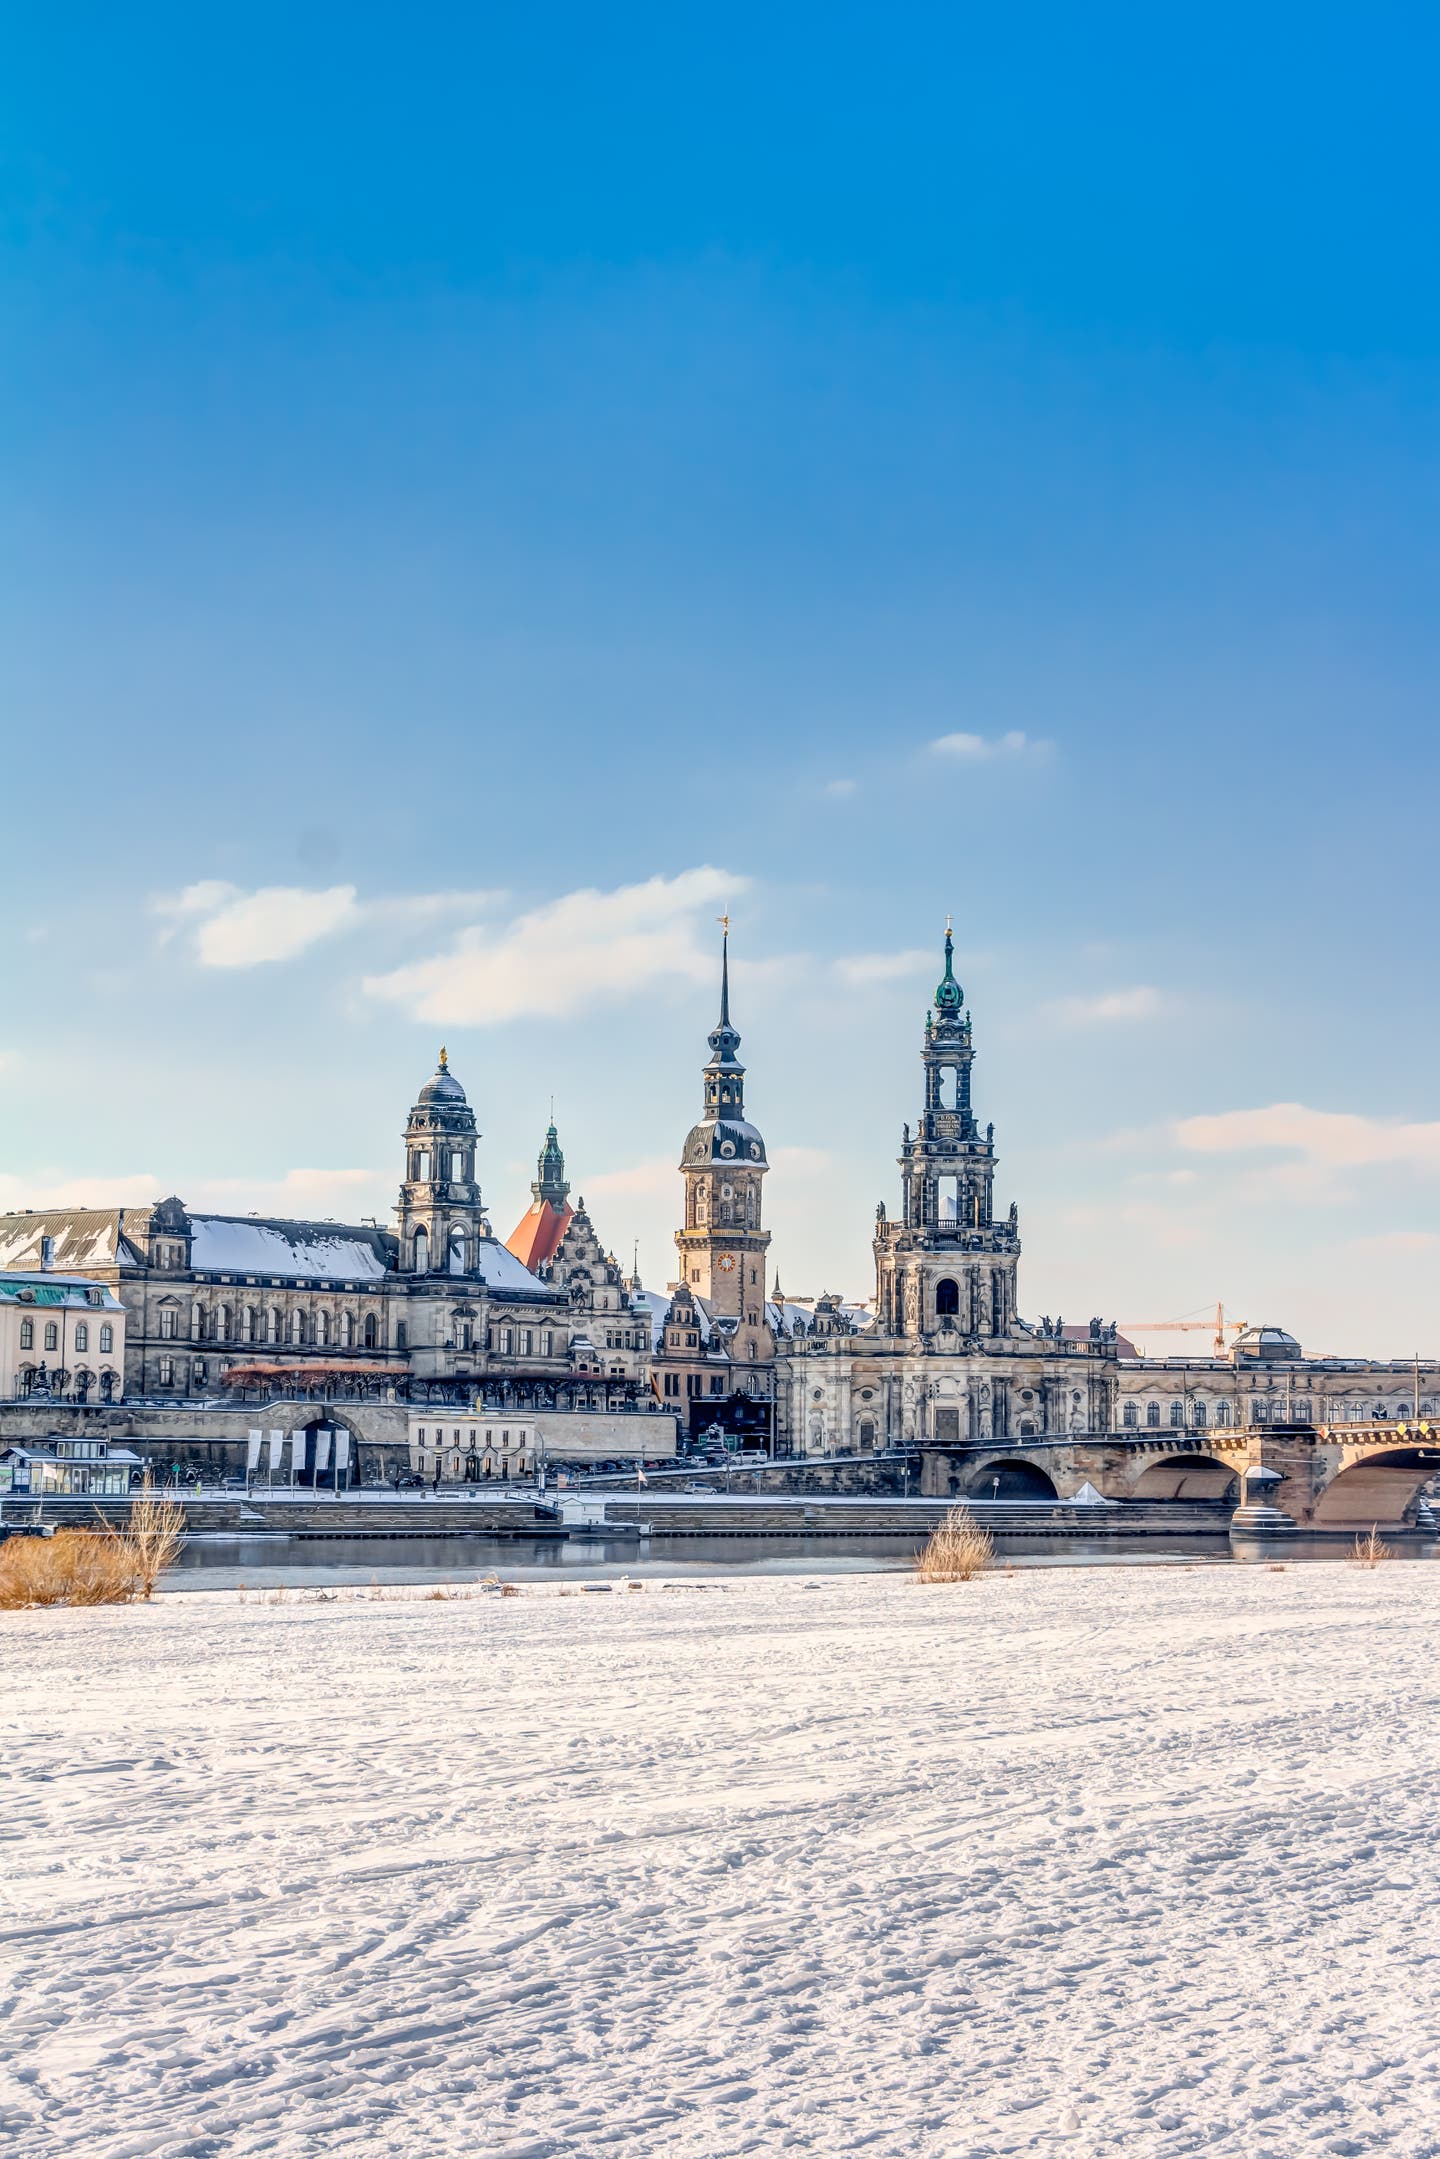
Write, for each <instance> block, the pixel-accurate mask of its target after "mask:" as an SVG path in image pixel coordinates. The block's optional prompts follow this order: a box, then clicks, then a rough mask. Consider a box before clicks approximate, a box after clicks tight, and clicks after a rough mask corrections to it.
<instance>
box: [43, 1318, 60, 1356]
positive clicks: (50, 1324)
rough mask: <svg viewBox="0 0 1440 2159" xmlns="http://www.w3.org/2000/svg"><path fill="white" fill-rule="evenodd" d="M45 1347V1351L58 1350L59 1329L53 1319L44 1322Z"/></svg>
mask: <svg viewBox="0 0 1440 2159" xmlns="http://www.w3.org/2000/svg"><path fill="white" fill-rule="evenodd" d="M45 1347H46V1348H47V1349H58V1348H59V1347H60V1329H59V1328H58V1327H57V1326H56V1324H55V1322H54V1320H53V1319H47V1320H46V1322H45Z"/></svg>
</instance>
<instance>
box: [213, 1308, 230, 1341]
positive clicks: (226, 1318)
mask: <svg viewBox="0 0 1440 2159" xmlns="http://www.w3.org/2000/svg"><path fill="white" fill-rule="evenodd" d="M215 1339H216V1341H217V1342H228V1341H229V1339H230V1307H229V1305H228V1304H222V1305H219V1306H217V1308H216V1312H215Z"/></svg>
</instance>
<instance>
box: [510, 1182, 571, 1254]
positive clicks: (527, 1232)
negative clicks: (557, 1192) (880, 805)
mask: <svg viewBox="0 0 1440 2159" xmlns="http://www.w3.org/2000/svg"><path fill="white" fill-rule="evenodd" d="M574 1219H575V1209H574V1208H573V1207H572V1206H571V1204H570V1202H569V1200H568V1199H567V1200H566V1202H565V1204H564V1206H563V1207H557V1206H555V1205H554V1203H553V1202H552V1201H550V1200H548V1199H537V1200H536V1201H535V1203H534V1204H533V1206H530V1207H527V1208H526V1210H525V1212H524V1214H522V1215H521V1217H520V1219H519V1221H518V1222H517V1223H516V1224H515V1227H514V1229H512V1230H511V1232H510V1234H509V1236H508V1237H507V1238H506V1239H505V1249H506V1251H507V1252H513V1253H514V1255H515V1257H516V1259H518V1260H519V1262H520V1264H521V1266H522V1267H529V1268H532V1269H533V1268H535V1267H548V1266H549V1264H550V1262H551V1260H552V1259H553V1258H554V1257H555V1254H556V1253H557V1252H558V1251H559V1249H560V1240H561V1238H562V1237H563V1236H564V1234H565V1232H566V1230H567V1229H568V1228H569V1227H570V1224H571V1223H572V1222H573V1221H574Z"/></svg>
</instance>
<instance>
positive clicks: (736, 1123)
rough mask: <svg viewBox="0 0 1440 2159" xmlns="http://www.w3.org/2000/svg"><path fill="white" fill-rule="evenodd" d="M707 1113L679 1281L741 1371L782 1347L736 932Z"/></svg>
mask: <svg viewBox="0 0 1440 2159" xmlns="http://www.w3.org/2000/svg"><path fill="white" fill-rule="evenodd" d="M709 1039H710V1057H709V1060H708V1062H707V1064H706V1066H705V1071H704V1108H703V1115H702V1117H701V1120H700V1122H699V1124H697V1125H695V1126H693V1127H692V1129H691V1131H690V1134H689V1137H688V1138H687V1139H686V1141H685V1147H684V1151H683V1153H682V1155H681V1158H680V1171H681V1175H682V1176H683V1177H684V1179H685V1226H684V1228H683V1229H680V1230H677V1231H676V1233H675V1244H676V1248H677V1250H678V1251H679V1254H680V1280H681V1281H682V1283H683V1284H684V1285H685V1287H686V1288H687V1289H688V1290H689V1291H690V1293H691V1294H692V1295H693V1296H696V1297H699V1298H701V1299H703V1301H704V1303H705V1305H706V1306H707V1308H708V1310H709V1312H710V1316H711V1319H712V1322H717V1323H721V1324H722V1325H724V1327H725V1330H726V1332H727V1334H728V1335H729V1337H730V1355H731V1357H732V1359H733V1360H734V1361H735V1362H736V1363H738V1364H757V1363H759V1364H769V1363H770V1362H771V1360H772V1359H773V1358H774V1355H775V1342H774V1337H773V1336H772V1334H771V1332H770V1329H769V1327H768V1325H767V1324H766V1319H765V1267H766V1257H765V1255H766V1252H767V1250H768V1248H769V1244H770V1232H769V1231H768V1230H767V1229H764V1228H763V1227H762V1226H761V1185H762V1181H763V1179H764V1176H765V1172H766V1170H767V1169H768V1168H769V1164H768V1162H767V1161H766V1159H765V1142H764V1140H763V1139H762V1138H761V1136H760V1133H759V1132H758V1131H757V1129H756V1128H755V1126H754V1125H753V1124H751V1123H750V1122H749V1121H748V1119H747V1118H746V1115H745V1067H744V1065H742V1064H741V1062H740V1060H739V1058H738V1056H737V1055H736V1052H737V1051H738V1049H739V1047H740V1037H739V1035H738V1033H737V1032H736V1030H735V1028H734V1027H733V1026H732V1025H731V1024H730V925H729V920H728V918H727V919H726V921H725V925H724V937H723V941H722V944H721V951H720V1018H719V1020H718V1022H717V1023H716V1025H715V1027H714V1028H713V1029H712V1030H711V1034H710V1038H709Z"/></svg>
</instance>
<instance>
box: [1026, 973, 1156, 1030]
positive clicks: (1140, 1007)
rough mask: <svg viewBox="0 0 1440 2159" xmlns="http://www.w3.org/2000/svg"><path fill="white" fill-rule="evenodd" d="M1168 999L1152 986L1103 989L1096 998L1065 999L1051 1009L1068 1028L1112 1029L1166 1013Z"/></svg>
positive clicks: (1140, 983)
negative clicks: (1128, 1022)
mask: <svg viewBox="0 0 1440 2159" xmlns="http://www.w3.org/2000/svg"><path fill="white" fill-rule="evenodd" d="M1165 1002H1166V1001H1165V999H1164V998H1163V997H1162V996H1161V994H1160V992H1159V990H1157V989H1152V988H1151V987H1150V985H1149V984H1148V983H1145V982H1137V983H1136V984H1135V985H1134V986H1133V987H1132V988H1130V989H1123V990H1101V991H1100V992H1099V994H1098V995H1097V996H1094V997H1061V998H1059V999H1057V1001H1056V1002H1055V1003H1054V1004H1053V1005H1051V1006H1050V1007H1049V1010H1050V1011H1051V1013H1052V1014H1053V1015H1054V1017H1055V1018H1056V1019H1057V1020H1059V1021H1060V1023H1061V1025H1062V1026H1066V1027H1108V1026H1114V1025H1116V1024H1123V1023H1125V1022H1127V1021H1130V1020H1148V1019H1154V1018H1155V1016H1156V1014H1157V1013H1159V1012H1161V1011H1162V1010H1164V1008H1165Z"/></svg>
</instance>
